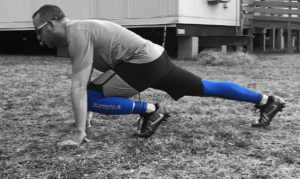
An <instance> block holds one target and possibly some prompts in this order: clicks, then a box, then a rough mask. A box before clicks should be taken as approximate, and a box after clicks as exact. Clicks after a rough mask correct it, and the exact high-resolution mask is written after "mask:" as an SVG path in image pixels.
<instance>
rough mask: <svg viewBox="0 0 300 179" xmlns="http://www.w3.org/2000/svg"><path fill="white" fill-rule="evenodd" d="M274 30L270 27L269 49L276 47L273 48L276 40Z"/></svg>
mask: <svg viewBox="0 0 300 179" xmlns="http://www.w3.org/2000/svg"><path fill="white" fill-rule="evenodd" d="M275 31H276V29H275V28H273V29H271V35H270V43H269V45H270V47H271V50H275V49H276V48H275V41H276V34H275Z"/></svg>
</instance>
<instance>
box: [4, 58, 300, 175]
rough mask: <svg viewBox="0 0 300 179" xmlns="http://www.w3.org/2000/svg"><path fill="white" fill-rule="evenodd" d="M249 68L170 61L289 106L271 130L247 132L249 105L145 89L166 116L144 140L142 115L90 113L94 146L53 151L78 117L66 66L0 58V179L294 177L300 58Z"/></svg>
mask: <svg viewBox="0 0 300 179" xmlns="http://www.w3.org/2000/svg"><path fill="white" fill-rule="evenodd" d="M257 56H258V60H257V61H256V62H254V63H250V64H239V65H233V66H230V65H218V66H205V65H201V64H200V63H199V62H197V61H188V62H187V61H176V64H178V65H180V66H182V67H183V68H185V69H188V70H190V71H192V72H194V73H196V74H198V75H200V76H201V77H203V78H206V79H211V80H227V81H234V82H237V83H239V84H242V85H244V86H246V87H249V88H251V89H254V90H257V91H261V92H264V93H266V94H276V95H279V96H281V97H283V98H284V99H285V100H286V102H287V105H288V106H287V108H285V110H284V112H283V113H279V115H278V116H276V118H275V119H274V122H273V123H272V124H271V126H270V127H269V128H268V129H253V128H251V127H250V123H251V122H253V121H254V120H255V119H256V118H258V114H256V113H254V112H253V110H252V108H253V105H252V104H248V103H241V102H234V101H226V100H222V99H216V98H198V97H184V98H182V99H180V100H178V101H173V100H172V99H171V98H170V97H169V96H168V95H167V94H165V93H163V92H160V91H156V90H152V89H149V90H147V91H145V92H143V93H142V94H141V98H142V100H147V101H150V102H154V101H157V102H160V103H162V104H163V105H165V106H167V107H169V108H171V109H172V113H171V115H172V117H171V118H170V119H169V120H168V121H167V122H166V123H163V125H162V126H161V127H160V128H159V130H158V131H157V133H156V134H155V135H154V136H152V137H151V138H149V139H140V138H136V137H134V136H133V134H134V133H135V132H136V122H137V118H138V116H136V115H129V116H104V115H95V117H94V119H93V121H92V123H93V126H94V136H93V137H92V140H91V142H89V143H85V144H83V145H81V146H80V147H79V148H68V147H66V148H58V147H57V145H56V143H57V142H60V141H62V140H63V139H66V138H67V137H68V132H69V128H70V125H71V124H72V122H73V120H74V118H73V114H72V108H71V101H70V97H69V96H70V69H71V68H70V61H69V60H68V59H67V58H56V57H40V56H3V55H2V56H0V115H1V116H0V117H1V118H0V178H203V179H215V178H253V179H256V178H257V179H269V178H270V179H273V178H278V179H290V178H293V179H297V178H298V179H299V178H300V120H299V117H300V108H299V107H300V58H299V56H300V55H298V54H292V55H287V54H283V55H281V54H268V55H266V54H264V55H257Z"/></svg>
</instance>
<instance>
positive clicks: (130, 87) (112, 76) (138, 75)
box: [89, 52, 203, 100]
mask: <svg viewBox="0 0 300 179" xmlns="http://www.w3.org/2000/svg"><path fill="white" fill-rule="evenodd" d="M107 74H109V75H107ZM99 79H101V80H99ZM89 87H90V88H94V89H95V88H97V89H99V88H101V90H102V91H103V93H104V95H105V96H123V97H131V96H133V95H135V94H137V93H139V92H142V91H144V90H146V89H147V88H154V89H158V90H162V91H165V92H167V93H168V94H169V95H170V96H171V97H172V98H173V99H175V100H178V99H179V98H181V97H183V96H186V95H187V96H199V95H201V94H202V93H203V87H202V83H201V78H199V77H198V76H196V75H194V74H192V73H190V72H188V71H186V70H184V69H182V68H180V67H178V66H176V65H175V64H174V63H173V62H172V61H171V59H170V57H169V56H168V54H167V53H166V52H164V53H163V54H162V55H161V56H160V57H159V58H158V59H156V60H154V61H152V62H150V63H145V64H136V63H128V62H124V63H122V64H120V65H118V66H117V67H116V68H115V69H114V70H113V72H112V70H110V71H109V72H106V74H105V73H104V74H103V75H102V76H101V75H100V77H99V78H98V80H97V79H96V80H94V81H93V82H92V83H91V85H89Z"/></svg>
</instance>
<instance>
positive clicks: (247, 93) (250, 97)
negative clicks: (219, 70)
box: [202, 80, 262, 104]
mask: <svg viewBox="0 0 300 179" xmlns="http://www.w3.org/2000/svg"><path fill="white" fill-rule="evenodd" d="M202 84H203V88H204V90H203V91H204V96H207V97H219V98H224V99H230V100H236V101H245V102H250V103H254V104H259V102H260V101H261V98H262V95H261V94H260V93H257V92H255V91H252V90H250V89H248V88H245V87H242V86H240V85H238V84H235V83H233V82H214V81H208V80H202Z"/></svg>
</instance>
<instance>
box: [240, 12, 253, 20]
mask: <svg viewBox="0 0 300 179" xmlns="http://www.w3.org/2000/svg"><path fill="white" fill-rule="evenodd" d="M253 18H254V15H253V14H252V13H251V14H242V19H253Z"/></svg>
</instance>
